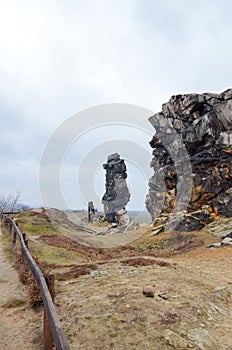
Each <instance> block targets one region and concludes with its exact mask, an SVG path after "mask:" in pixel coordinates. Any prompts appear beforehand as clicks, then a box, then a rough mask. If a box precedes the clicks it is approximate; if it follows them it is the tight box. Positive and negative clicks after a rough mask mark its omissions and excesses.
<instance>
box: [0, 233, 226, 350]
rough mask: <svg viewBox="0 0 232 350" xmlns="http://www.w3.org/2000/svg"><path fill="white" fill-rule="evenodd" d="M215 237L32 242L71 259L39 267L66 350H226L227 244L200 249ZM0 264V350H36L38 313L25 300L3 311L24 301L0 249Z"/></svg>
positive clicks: (52, 237) (47, 238)
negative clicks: (48, 281)
mask: <svg viewBox="0 0 232 350" xmlns="http://www.w3.org/2000/svg"><path fill="white" fill-rule="evenodd" d="M217 240H218V241H219V240H220V239H219V238H215V237H212V236H210V234H209V233H207V232H204V231H200V232H195V233H194V234H187V233H186V234H185V233H183V234H181V235H178V236H175V235H174V234H172V233H170V234H169V233H166V232H162V233H161V234H159V235H158V236H156V237H149V235H148V234H147V235H144V236H141V237H140V238H139V239H138V241H136V242H134V243H133V244H132V243H130V245H125V246H122V247H117V248H108V249H102V248H96V247H95V248H94V247H87V246H83V245H81V244H80V243H79V238H78V239H77V241H76V240H75V235H74V234H73V233H72V234H70V235H66V236H62V235H59V234H52V235H44V234H43V235H41V237H40V238H39V239H38V240H35V241H34V244H35V243H36V241H38V243H40V244H41V243H42V244H44V245H47V247H49V246H55V247H62V248H65V249H67V251H68V252H70V253H71V252H74V253H75V254H76V255H77V257H78V259H79V263H78V264H76V263H73V264H69V265H62V264H59V261H57V264H50V265H49V264H46V263H45V262H43V263H42V264H41V265H42V267H43V269H45V270H47V271H48V272H52V273H55V275H56V298H55V305H56V309H57V312H58V315H59V316H60V319H61V323H62V325H63V328H64V331H65V334H66V336H67V339H68V342H69V344H70V348H71V349H72V350H75V349H78V350H102V349H104V350H110V349H115V350H143V349H146V350H149V349H150V350H153V349H154V350H160V349H162V350H173V349H176V350H183V349H193V350H194V349H195V350H229V349H232V338H231V332H232V306H231V295H232V272H231V269H230V263H231V256H232V247H231V246H230V247H220V248H216V249H208V248H207V245H208V244H209V243H212V242H213V241H214V242H215V241H217ZM0 259H1V265H2V266H3V270H2V271H1V283H0V296H1V319H3V320H4V322H2V323H1V325H0V339H1V340H0V341H1V342H2V343H0V349H3V350H7V349H12V350H13V349H40V348H41V338H39V337H41V327H42V321H41V315H42V313H41V312H39V313H38V314H36V313H35V312H34V311H32V310H31V309H29V307H28V306H27V304H25V303H23V304H22V305H20V306H18V305H15V302H14V303H13V305H12V304H11V303H10V304H9V305H10V307H8V308H6V307H4V303H5V302H6V300H5V298H6V296H7V297H8V296H11V298H12V296H14V297H13V300H18V299H20V300H22V299H23V300H25V298H26V293H25V291H24V289H23V288H22V286H21V285H19V282H18V277H17V273H16V272H15V270H14V269H13V268H12V267H11V266H10V265H9V263H8V262H6V260H5V258H4V255H3V252H2V251H0ZM19 286H20V287H19ZM144 290H149V291H150V293H147V295H148V296H146V293H144ZM149 295H150V297H149ZM16 304H17V303H16ZM12 320H13V321H14V322H12ZM25 339H27V344H24V342H25ZM27 346H28V347H27Z"/></svg>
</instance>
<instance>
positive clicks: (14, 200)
mask: <svg viewBox="0 0 232 350" xmlns="http://www.w3.org/2000/svg"><path fill="white" fill-rule="evenodd" d="M20 197H21V191H19V190H17V191H16V192H15V194H14V195H13V196H12V199H11V201H10V204H11V211H12V213H13V212H14V210H15V207H16V205H17V204H18V202H19V199H20Z"/></svg>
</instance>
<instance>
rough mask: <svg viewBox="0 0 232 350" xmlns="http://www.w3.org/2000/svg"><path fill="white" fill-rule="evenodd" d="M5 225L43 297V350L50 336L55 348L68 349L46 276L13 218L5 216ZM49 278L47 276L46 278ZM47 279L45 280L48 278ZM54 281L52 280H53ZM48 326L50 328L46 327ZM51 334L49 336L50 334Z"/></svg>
mask: <svg viewBox="0 0 232 350" xmlns="http://www.w3.org/2000/svg"><path fill="white" fill-rule="evenodd" d="M5 226H6V228H7V229H8V230H9V232H11V233H13V243H15V240H16V235H17V237H18V239H19V241H20V244H21V249H22V253H23V255H24V257H25V259H26V261H27V263H28V265H29V267H30V270H31V272H32V274H33V276H34V278H35V280H36V282H37V284H38V286H39V288H40V293H41V296H42V299H43V304H44V311H45V316H44V350H50V349H52V348H53V347H52V346H53V345H52V344H51V336H52V341H53V343H54V345H55V346H56V349H57V350H70V347H69V345H68V342H67V339H66V336H65V334H64V331H63V329H62V326H61V323H60V320H59V317H58V315H57V312H56V309H55V306H54V303H53V297H54V295H51V294H53V293H50V291H49V287H48V285H49V283H47V281H46V277H45V276H44V275H43V273H42V271H41V270H40V268H39V266H38V265H37V264H36V262H35V260H34V259H33V257H32V256H31V254H30V252H29V250H28V246H27V241H26V240H25V237H24V236H23V234H22V233H21V232H20V230H19V228H18V227H17V225H16V223H15V222H14V220H12V219H10V218H5ZM48 279H49V278H48ZM48 279H47V280H48ZM53 283H54V280H53ZM50 289H53V287H52V286H51V284H50ZM48 327H49V328H50V329H48ZM50 334H51V336H50Z"/></svg>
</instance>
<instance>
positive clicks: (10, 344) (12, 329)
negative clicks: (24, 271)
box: [0, 228, 42, 350]
mask: <svg viewBox="0 0 232 350" xmlns="http://www.w3.org/2000/svg"><path fill="white" fill-rule="evenodd" d="M26 297H27V296H26V291H25V289H24V286H23V285H22V284H21V282H20V281H19V278H18V274H17V271H16V270H15V268H14V267H13V266H12V264H11V263H10V262H9V261H8V260H7V259H6V257H5V253H4V250H3V245H2V232H1V228H0V315H1V322H0V349H1V350H16V349H17V350H21V349H23V350H27V349H28V350H35V349H37V350H38V349H40V348H42V347H41V345H40V344H41V340H40V338H39V337H40V332H41V330H40V329H39V328H40V324H41V320H40V317H39V314H36V313H35V312H34V311H33V310H32V309H30V308H29V306H28V305H27V303H26Z"/></svg>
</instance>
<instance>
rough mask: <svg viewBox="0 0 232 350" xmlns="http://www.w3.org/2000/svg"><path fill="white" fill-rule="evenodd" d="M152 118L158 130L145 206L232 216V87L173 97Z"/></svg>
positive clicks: (153, 212)
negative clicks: (220, 90) (213, 91)
mask: <svg viewBox="0 0 232 350" xmlns="http://www.w3.org/2000/svg"><path fill="white" fill-rule="evenodd" d="M149 121H150V122H151V123H152V125H153V126H154V128H155V129H156V133H155V135H154V137H153V139H152V140H151V141H150V145H151V147H152V148H153V159H152V162H151V167H153V169H154V175H153V176H152V178H151V179H150V181H149V193H148V195H147V197H146V207H147V209H148V211H149V213H150V214H151V216H152V218H153V219H154V218H156V217H157V216H158V215H159V214H160V213H161V212H171V211H173V210H174V211H177V212H178V211H181V210H184V209H187V210H188V211H190V212H191V211H194V210H198V209H201V208H202V206H203V205H209V208H210V210H211V211H214V212H216V213H218V214H221V215H224V216H228V217H230V216H232V89H229V90H226V91H224V92H223V93H221V94H213V93H204V94H185V95H177V96H172V97H171V99H170V100H169V102H167V103H165V104H164V105H163V106H162V112H160V113H157V114H155V115H154V116H152V117H151V118H150V119H149Z"/></svg>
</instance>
